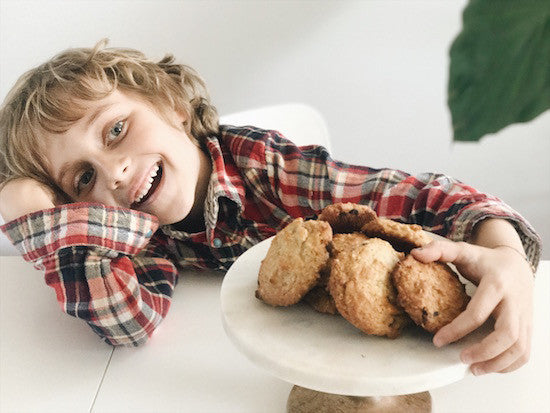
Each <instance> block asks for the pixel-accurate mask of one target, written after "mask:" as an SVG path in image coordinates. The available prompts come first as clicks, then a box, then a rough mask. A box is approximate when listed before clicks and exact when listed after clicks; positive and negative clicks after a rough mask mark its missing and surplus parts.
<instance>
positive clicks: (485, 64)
mask: <svg viewBox="0 0 550 413" xmlns="http://www.w3.org/2000/svg"><path fill="white" fill-rule="evenodd" d="M450 56H451V66H450V73H449V90H448V93H449V96H448V104H449V108H450V110H451V115H452V122H453V130H454V140H457V141H477V140H479V139H480V138H481V137H483V136H484V135H486V134H488V133H495V132H498V131H499V130H501V129H502V128H504V127H506V126H508V125H510V124H512V123H517V122H527V121H530V120H532V119H533V118H535V117H536V116H538V115H539V114H541V113H542V112H544V111H545V110H546V109H548V108H550V0H470V2H469V4H468V6H467V7H466V9H465V10H464V14H463V29H462V32H461V33H460V34H459V35H458V37H457V38H456V39H455V41H454V42H453V44H452V46H451V50H450Z"/></svg>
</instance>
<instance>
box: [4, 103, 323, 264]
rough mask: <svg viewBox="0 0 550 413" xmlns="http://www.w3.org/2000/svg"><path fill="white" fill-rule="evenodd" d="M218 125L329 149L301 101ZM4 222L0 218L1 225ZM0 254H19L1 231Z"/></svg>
mask: <svg viewBox="0 0 550 413" xmlns="http://www.w3.org/2000/svg"><path fill="white" fill-rule="evenodd" d="M220 124H225V125H234V126H245V125H252V126H257V127H259V128H263V129H275V130H277V131H279V132H281V133H282V134H283V135H284V136H285V137H286V138H288V139H290V140H291V141H293V142H294V143H295V144H296V145H299V146H302V145H310V144H317V145H322V146H324V147H325V148H327V149H328V150H329V152H330V151H331V144H330V138H329V134H328V128H327V124H326V122H325V120H324V119H323V117H322V115H321V114H320V113H319V112H318V111H317V110H315V109H313V108H312V107H311V106H308V105H305V104H302V103H285V104H280V105H274V106H266V107H263V108H259V109H251V110H246V111H243V112H236V113H232V114H229V115H225V116H221V118H220ZM3 223H4V221H3V220H2V218H1V217H0V225H1V224H3ZM0 255H18V252H17V250H16V249H15V247H14V246H13V245H11V243H10V242H9V241H8V239H7V238H6V237H5V236H4V234H3V233H0Z"/></svg>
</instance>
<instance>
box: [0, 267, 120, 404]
mask: <svg viewBox="0 0 550 413" xmlns="http://www.w3.org/2000/svg"><path fill="white" fill-rule="evenodd" d="M90 332H91V330H90V328H89V327H88V326H87V325H86V324H84V323H83V322H82V321H79V320H77V319H75V318H73V317H69V316H67V315H65V314H64V313H62V312H61V310H60V309H59V306H58V305H57V301H56V299H55V292H54V290H53V289H52V288H50V287H48V286H47V285H46V284H45V282H44V276H43V275H42V273H41V272H39V271H36V270H35V269H34V268H33V267H32V266H31V265H30V264H28V263H26V262H25V261H23V259H22V258H21V257H2V256H0V412H2V413H5V412H6V413H8V412H10V413H11V412H73V411H75V410H74V409H75V407H78V410H80V411H88V410H89V409H90V408H91V407H92V403H93V401H94V397H95V395H96V393H97V391H98V389H99V385H100V383H101V378H102V377H103V373H104V372H105V369H106V367H107V365H108V362H109V358H110V357H111V354H112V352H113V350H112V348H110V347H109V346H108V345H106V344H104V343H102V342H100V340H99V337H97V336H95V334H93V333H92V334H90Z"/></svg>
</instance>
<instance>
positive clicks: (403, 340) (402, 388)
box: [221, 238, 484, 412]
mask: <svg viewBox="0 0 550 413" xmlns="http://www.w3.org/2000/svg"><path fill="white" fill-rule="evenodd" d="M271 240H272V238H270V239H267V240H265V241H263V242H261V243H259V244H258V245H256V246H254V247H253V248H251V249H249V250H248V251H246V252H245V253H244V254H243V255H242V256H241V257H239V258H238V259H237V261H236V262H235V263H234V264H233V266H232V267H231V268H230V270H229V271H228V272H227V274H226V276H225V278H224V281H223V284H222V288H221V311H222V321H223V325H224V328H225V331H226V333H227V335H228V336H229V338H230V340H231V341H232V342H233V343H234V345H235V346H236V347H237V349H239V350H240V351H241V352H242V353H243V354H244V355H245V356H247V357H248V358H249V359H250V360H251V361H252V362H254V363H255V364H257V365H258V366H260V367H262V368H264V369H266V370H267V371H268V372H270V373H271V374H273V375H274V376H276V377H278V378H280V379H282V380H285V381H287V382H290V383H293V384H295V386H294V388H293V389H292V391H291V393H290V396H289V400H288V404H287V407H288V411H289V412H308V411H316V412H323V411H326V412H329V411H331V412H340V411H341V412H344V411H354V412H363V411H375V412H386V411H388V412H389V411H407V412H413V411H418V412H426V411H431V396H430V394H429V392H428V390H429V389H433V388H437V387H441V386H445V385H447V384H450V383H453V382H455V381H458V380H460V379H462V378H464V377H465V376H466V375H468V374H471V373H470V371H469V368H468V366H467V365H464V364H462V363H461V361H460V358H459V354H460V350H461V349H462V348H464V347H465V346H467V345H468V344H469V343H473V342H475V341H478V340H480V335H481V334H484V331H483V329H481V331H479V330H478V331H476V332H474V333H472V334H471V335H469V336H467V337H465V338H464V339H462V340H460V341H459V342H458V343H454V344H451V345H448V346H445V347H442V348H436V347H434V345H433V344H432V342H431V338H432V336H431V335H430V334H428V333H425V332H423V331H422V330H421V329H419V328H416V327H411V328H409V329H406V330H405V331H404V332H403V334H402V335H401V336H400V337H399V338H397V339H395V340H391V339H388V338H384V337H375V336H368V335H366V334H364V333H362V332H361V331H359V330H358V329H356V328H355V327H353V326H352V325H351V324H350V323H348V322H347V321H346V320H345V319H343V318H342V317H341V316H333V315H327V314H321V313H318V312H316V311H314V310H313V309H312V308H310V307H309V306H307V305H305V304H301V303H300V304H297V305H294V306H291V307H278V308H275V307H271V306H269V305H266V304H264V303H263V302H262V301H260V300H258V299H257V298H256V297H255V295H254V292H255V290H256V287H257V279H258V270H259V267H260V263H261V260H262V259H263V258H264V257H265V255H266V253H267V250H268V249H269V245H270V244H271Z"/></svg>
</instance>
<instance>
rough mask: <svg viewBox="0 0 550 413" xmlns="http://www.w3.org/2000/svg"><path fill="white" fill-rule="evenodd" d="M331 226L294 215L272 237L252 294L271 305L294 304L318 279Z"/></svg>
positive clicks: (329, 237) (330, 238)
mask: <svg viewBox="0 0 550 413" xmlns="http://www.w3.org/2000/svg"><path fill="white" fill-rule="evenodd" d="M331 240H332V229H331V227H330V225H329V224H328V223H327V222H324V221H314V220H311V221H304V220H303V219H302V218H297V219H295V220H294V221H292V222H291V223H290V224H289V225H288V226H286V227H285V228H284V229H283V230H281V231H279V232H278V233H277V235H276V236H275V237H274V238H273V241H272V243H271V245H270V247H269V250H268V252H267V255H266V257H265V258H264V259H263V260H262V263H261V265H260V271H259V274H258V289H257V290H256V297H258V298H259V299H261V300H263V301H264V302H266V303H267V304H271V305H274V306H288V305H292V304H296V303H297V302H298V301H300V300H301V299H302V297H303V296H304V295H305V294H306V293H307V292H308V291H309V290H311V289H312V288H313V287H314V286H315V285H316V284H317V281H318V280H319V277H320V271H321V270H322V268H323V267H324V266H325V265H326V263H327V260H328V258H329V253H328V251H327V245H328V244H329V243H330V242H331Z"/></svg>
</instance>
